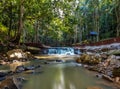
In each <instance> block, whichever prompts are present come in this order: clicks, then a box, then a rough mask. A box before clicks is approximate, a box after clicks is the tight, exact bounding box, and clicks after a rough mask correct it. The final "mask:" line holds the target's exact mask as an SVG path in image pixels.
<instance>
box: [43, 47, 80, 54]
mask: <svg viewBox="0 0 120 89" xmlns="http://www.w3.org/2000/svg"><path fill="white" fill-rule="evenodd" d="M43 53H44V54H48V55H55V54H59V55H75V54H81V52H80V50H78V49H74V48H73V47H51V48H47V49H44V51H43Z"/></svg>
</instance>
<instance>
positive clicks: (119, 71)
mask: <svg viewBox="0 0 120 89" xmlns="http://www.w3.org/2000/svg"><path fill="white" fill-rule="evenodd" d="M113 76H114V77H120V67H115V68H114V69H113Z"/></svg>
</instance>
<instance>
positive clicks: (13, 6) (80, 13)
mask: <svg viewBox="0 0 120 89" xmlns="http://www.w3.org/2000/svg"><path fill="white" fill-rule="evenodd" d="M90 32H96V33H97V35H95V36H91V34H90ZM118 36H120V0H0V41H2V42H6V41H12V42H16V43H19V42H22V43H28V42H35V43H43V44H47V45H68V44H75V43H81V42H83V41H86V40H87V41H88V42H95V41H100V40H104V39H109V38H113V37H118Z"/></svg>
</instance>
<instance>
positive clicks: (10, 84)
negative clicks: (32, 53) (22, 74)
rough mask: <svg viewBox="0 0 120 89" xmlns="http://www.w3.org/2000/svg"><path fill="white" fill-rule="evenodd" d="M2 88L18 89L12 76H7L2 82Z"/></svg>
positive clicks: (0, 85)
mask: <svg viewBox="0 0 120 89" xmlns="http://www.w3.org/2000/svg"><path fill="white" fill-rule="evenodd" d="M0 89H18V88H17V86H16V85H15V83H14V81H13V79H12V78H7V79H6V80H3V81H2V82H1V84H0Z"/></svg>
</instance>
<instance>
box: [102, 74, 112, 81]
mask: <svg viewBox="0 0 120 89" xmlns="http://www.w3.org/2000/svg"><path fill="white" fill-rule="evenodd" d="M103 79H105V80H108V81H110V82H113V81H114V80H113V79H112V78H111V77H110V76H108V75H105V74H103Z"/></svg>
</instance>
